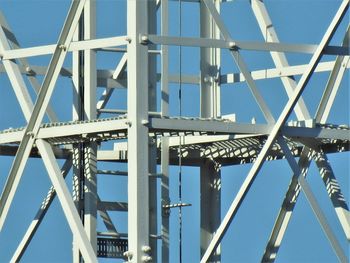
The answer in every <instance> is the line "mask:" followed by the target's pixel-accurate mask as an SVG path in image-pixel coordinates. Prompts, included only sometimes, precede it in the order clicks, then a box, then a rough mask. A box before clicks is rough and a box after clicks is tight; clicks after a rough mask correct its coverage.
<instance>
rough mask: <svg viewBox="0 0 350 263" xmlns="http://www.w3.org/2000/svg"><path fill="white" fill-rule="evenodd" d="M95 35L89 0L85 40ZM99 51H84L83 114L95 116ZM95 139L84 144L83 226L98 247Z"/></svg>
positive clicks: (93, 4) (90, 0) (92, 5)
mask: <svg viewBox="0 0 350 263" xmlns="http://www.w3.org/2000/svg"><path fill="white" fill-rule="evenodd" d="M95 37H96V1H94V0H87V1H86V4H85V7H84V39H85V40H89V39H94V38H95ZM96 84H97V79H96V51H94V50H85V51H84V115H85V116H84V117H85V119H87V120H91V119H96ZM96 150H97V145H96V143H95V142H90V143H88V145H85V147H84V165H85V166H84V167H83V169H84V227H85V231H86V233H87V235H88V237H89V240H90V242H91V245H92V247H93V248H94V250H95V253H96V250H97V238H96V217H97V180H96V179H97V178H96V170H97V169H96V154H97V153H96Z"/></svg>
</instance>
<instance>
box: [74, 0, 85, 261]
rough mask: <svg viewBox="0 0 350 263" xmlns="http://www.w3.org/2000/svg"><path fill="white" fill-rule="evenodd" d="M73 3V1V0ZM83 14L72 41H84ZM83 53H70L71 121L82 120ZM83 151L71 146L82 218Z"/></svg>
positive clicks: (76, 252) (78, 257)
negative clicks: (71, 85)
mask: <svg viewBox="0 0 350 263" xmlns="http://www.w3.org/2000/svg"><path fill="white" fill-rule="evenodd" d="M73 1H74V0H73ZM83 20H84V12H83V13H82V14H81V16H80V20H79V23H78V26H77V28H76V30H75V32H74V36H73V41H79V40H83V39H84V35H83V34H84V22H83ZM83 52H84V51H73V52H72V84H73V108H72V119H73V120H82V119H83V114H82V113H83V103H84V99H83V97H82V96H83V95H82V93H83V92H82V89H83V85H84V81H83V76H82V74H83V67H84V66H83V65H84V64H83ZM83 155H84V153H83V150H82V145H81V144H75V145H73V154H72V166H73V176H72V181H73V182H72V186H73V189H72V191H73V201H74V204H75V206H76V208H77V210H78V213H79V215H80V217H81V218H82V209H83V202H82V200H83V193H82V189H83V185H82V183H83V181H84V180H83V179H82V177H83V169H82V167H81V160H82V158H83ZM72 250H73V260H72V261H73V262H74V263H79V262H80V261H81V255H80V252H79V248H78V246H77V240H76V238H75V237H74V236H73V244H72Z"/></svg>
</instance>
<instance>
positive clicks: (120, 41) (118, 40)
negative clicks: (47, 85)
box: [0, 36, 128, 60]
mask: <svg viewBox="0 0 350 263" xmlns="http://www.w3.org/2000/svg"><path fill="white" fill-rule="evenodd" d="M126 44H128V39H127V37H126V36H118V37H109V38H101V39H93V40H83V41H74V42H72V43H71V44H70V45H69V47H68V51H69V52H72V51H78V50H89V49H99V48H105V47H116V46H123V45H126ZM56 48H57V45H56V44H53V45H45V46H37V47H29V48H19V49H12V50H7V51H5V52H3V54H0V56H2V59H3V60H8V59H18V58H27V57H36V56H43V55H51V54H53V53H54V52H55V49H56Z"/></svg>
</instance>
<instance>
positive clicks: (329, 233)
mask: <svg viewBox="0 0 350 263" xmlns="http://www.w3.org/2000/svg"><path fill="white" fill-rule="evenodd" d="M278 143H279V145H280V146H281V148H282V150H283V152H284V154H285V156H286V159H287V161H288V163H289V166H290V167H291V168H292V170H293V173H294V176H296V177H297V178H298V182H299V185H300V187H301V189H302V190H303V192H304V194H305V196H306V199H307V200H308V202H309V204H310V206H311V208H312V210H313V212H314V214H315V216H316V218H317V220H318V221H319V223H320V225H321V227H322V229H323V232H324V233H325V235H326V237H327V238H328V240H329V242H330V244H331V246H332V248H333V250H334V252H335V254H336V256H337V257H338V259H339V261H340V262H342V263H346V262H349V260H348V258H347V256H346V255H345V253H344V251H343V249H342V247H341V246H340V243H339V241H338V240H337V237H336V236H335V234H334V232H333V230H332V229H331V227H330V224H329V223H328V220H327V218H326V216H325V215H324V213H323V211H322V209H321V207H320V205H319V203H318V202H317V199H316V197H315V195H314V194H313V192H312V190H311V188H310V186H309V184H308V183H307V181H306V179H305V178H304V176H299V175H300V174H301V173H302V170H301V169H300V167H299V165H298V163H297V162H296V161H295V159H294V157H293V155H292V153H291V152H290V150H289V148H288V145H287V144H286V142H285V141H284V139H283V138H282V137H279V138H278Z"/></svg>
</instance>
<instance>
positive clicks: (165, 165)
mask: <svg viewBox="0 0 350 263" xmlns="http://www.w3.org/2000/svg"><path fill="white" fill-rule="evenodd" d="M168 15H169V3H168V0H163V1H161V35H162V36H167V35H168V27H169V20H168ZM168 50H169V49H168V46H167V45H162V46H161V51H162V52H161V112H162V116H168V115H169V87H168V77H169V72H168V70H169V52H168ZM160 159H161V173H162V180H161V199H162V200H161V205H162V230H161V231H162V261H161V262H163V263H168V262H169V216H170V210H168V209H164V208H163V206H164V205H167V204H170V198H169V138H167V137H162V139H161V158H160Z"/></svg>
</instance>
